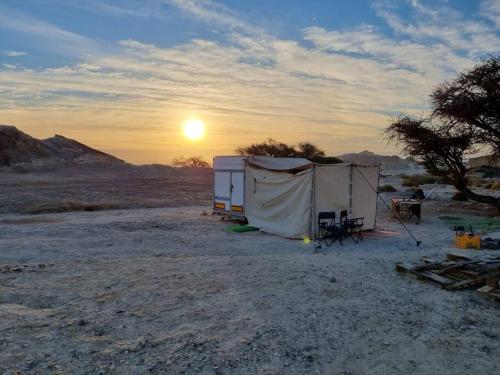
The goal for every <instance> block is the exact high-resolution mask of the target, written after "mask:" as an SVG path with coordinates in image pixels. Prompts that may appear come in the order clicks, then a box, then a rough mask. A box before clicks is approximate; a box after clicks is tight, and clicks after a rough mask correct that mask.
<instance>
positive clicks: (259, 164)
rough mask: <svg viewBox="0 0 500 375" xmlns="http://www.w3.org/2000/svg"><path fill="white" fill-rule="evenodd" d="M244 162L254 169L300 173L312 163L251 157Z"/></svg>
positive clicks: (297, 159) (301, 159)
mask: <svg viewBox="0 0 500 375" xmlns="http://www.w3.org/2000/svg"><path fill="white" fill-rule="evenodd" d="M245 161H246V162H247V163H248V164H250V165H252V166H253V167H256V168H262V169H267V170H269V171H292V170H293V171H302V170H305V169H309V168H311V167H312V166H313V162H311V161H310V160H307V159H304V158H273V157H270V156H251V157H247V158H245Z"/></svg>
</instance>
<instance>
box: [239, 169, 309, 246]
mask: <svg viewBox="0 0 500 375" xmlns="http://www.w3.org/2000/svg"><path fill="white" fill-rule="evenodd" d="M245 172H246V185H245V216H246V217H247V220H248V223H249V224H250V225H251V226H254V227H257V228H260V230H262V231H264V232H268V233H272V234H277V235H279V236H282V237H287V238H304V237H306V236H308V235H309V231H310V217H311V203H312V201H311V198H312V189H311V187H312V175H313V173H312V169H306V170H304V171H302V172H299V173H296V174H291V173H288V172H278V171H274V170H268V169H262V168H255V167H253V166H252V165H249V164H247V165H246V168H245Z"/></svg>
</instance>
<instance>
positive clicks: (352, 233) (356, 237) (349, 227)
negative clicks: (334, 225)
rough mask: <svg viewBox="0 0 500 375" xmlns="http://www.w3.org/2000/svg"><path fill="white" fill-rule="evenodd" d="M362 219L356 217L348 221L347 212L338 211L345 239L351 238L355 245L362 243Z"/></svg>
mask: <svg viewBox="0 0 500 375" xmlns="http://www.w3.org/2000/svg"><path fill="white" fill-rule="evenodd" d="M364 220H365V218H364V217H356V218H352V219H349V218H348V216H347V210H343V211H340V226H341V228H342V233H343V235H344V237H345V238H347V237H351V238H352V240H353V241H354V242H355V243H358V242H359V241H363V232H362V229H363V225H364Z"/></svg>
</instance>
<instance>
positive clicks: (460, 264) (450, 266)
mask: <svg viewBox="0 0 500 375" xmlns="http://www.w3.org/2000/svg"><path fill="white" fill-rule="evenodd" d="M477 263H479V261H478V260H468V261H465V262H456V263H454V264H451V265H449V266H446V267H444V268H442V269H440V270H439V274H440V275H442V274H444V273H446V272H449V271H451V270H454V269H457V268H462V267H464V266H467V265H471V264H477Z"/></svg>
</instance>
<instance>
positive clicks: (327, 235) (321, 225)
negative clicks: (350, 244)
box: [317, 212, 344, 248]
mask: <svg viewBox="0 0 500 375" xmlns="http://www.w3.org/2000/svg"><path fill="white" fill-rule="evenodd" d="M342 238H343V233H342V228H341V227H340V226H339V225H336V223H335V212H320V213H319V214H318V245H317V247H318V248H321V242H324V244H325V245H326V247H330V246H332V244H333V243H334V242H335V241H339V242H340V244H341V245H344V244H343V243H342Z"/></svg>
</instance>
